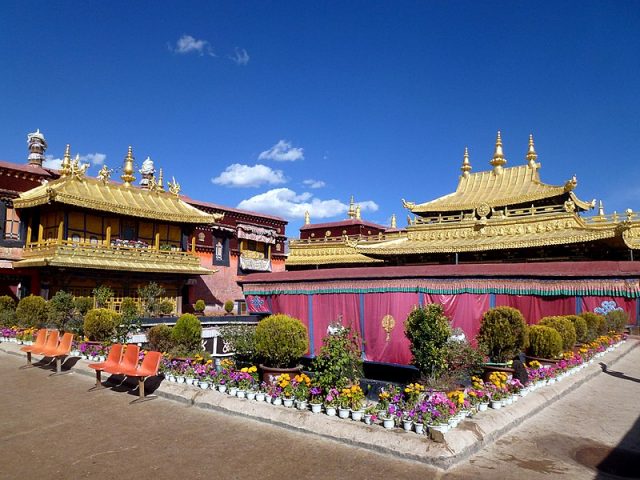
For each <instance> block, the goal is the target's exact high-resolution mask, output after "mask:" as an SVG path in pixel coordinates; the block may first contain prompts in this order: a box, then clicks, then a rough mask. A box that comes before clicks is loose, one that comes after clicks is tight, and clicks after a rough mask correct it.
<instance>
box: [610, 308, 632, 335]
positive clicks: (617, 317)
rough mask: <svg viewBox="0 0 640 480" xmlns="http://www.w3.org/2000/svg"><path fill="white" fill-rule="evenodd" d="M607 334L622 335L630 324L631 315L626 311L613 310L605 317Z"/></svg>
mask: <svg viewBox="0 0 640 480" xmlns="http://www.w3.org/2000/svg"><path fill="white" fill-rule="evenodd" d="M604 319H605V321H606V326H607V332H616V333H621V332H622V331H623V330H624V327H626V326H627V324H628V323H629V314H628V313H627V312H625V311H624V310H611V311H610V312H609V313H607V314H606V315H605V317H604Z"/></svg>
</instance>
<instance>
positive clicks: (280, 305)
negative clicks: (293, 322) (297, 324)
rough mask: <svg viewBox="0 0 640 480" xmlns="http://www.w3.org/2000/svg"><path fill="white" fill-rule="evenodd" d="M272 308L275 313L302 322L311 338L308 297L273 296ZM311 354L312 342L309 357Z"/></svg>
mask: <svg viewBox="0 0 640 480" xmlns="http://www.w3.org/2000/svg"><path fill="white" fill-rule="evenodd" d="M271 307H272V312H273V313H284V314H286V315H290V316H292V317H294V318H297V319H298V320H300V321H301V322H302V323H303V324H304V325H305V327H307V337H309V335H310V332H309V298H308V296H307V295H273V296H272V297H271ZM310 352H311V342H309V350H308V351H307V355H308V354H309V353H310Z"/></svg>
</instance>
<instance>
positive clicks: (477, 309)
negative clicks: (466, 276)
mask: <svg viewBox="0 0 640 480" xmlns="http://www.w3.org/2000/svg"><path fill="white" fill-rule="evenodd" d="M424 302H425V304H426V303H440V304H442V306H443V307H444V314H445V315H446V316H447V317H449V318H450V319H451V325H452V326H453V327H454V328H461V329H462V331H463V332H464V334H465V336H466V337H467V340H469V342H471V343H472V344H473V345H475V344H476V340H475V339H476V335H477V334H478V330H480V320H482V315H483V314H484V312H486V311H487V310H489V294H475V293H461V294H458V295H436V294H429V293H425V299H424Z"/></svg>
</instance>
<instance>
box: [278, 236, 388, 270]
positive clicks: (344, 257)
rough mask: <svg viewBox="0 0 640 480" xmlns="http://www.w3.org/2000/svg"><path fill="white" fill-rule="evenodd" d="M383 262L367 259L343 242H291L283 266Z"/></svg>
mask: <svg viewBox="0 0 640 480" xmlns="http://www.w3.org/2000/svg"><path fill="white" fill-rule="evenodd" d="M381 262H383V260H379V259H375V258H371V257H367V256H366V255H362V254H360V253H358V252H357V251H356V249H355V248H353V247H352V246H349V245H346V244H345V243H344V242H326V243H324V242H314V243H310V244H305V243H303V242H302V241H298V242H291V243H290V247H289V256H288V257H287V259H286V261H285V265H286V266H287V267H289V266H304V265H340V264H351V265H352V264H373V263H381Z"/></svg>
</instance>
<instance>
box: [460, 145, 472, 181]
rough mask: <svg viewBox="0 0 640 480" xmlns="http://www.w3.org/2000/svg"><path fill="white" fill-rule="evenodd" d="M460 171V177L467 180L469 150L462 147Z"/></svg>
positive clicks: (469, 170)
mask: <svg viewBox="0 0 640 480" xmlns="http://www.w3.org/2000/svg"><path fill="white" fill-rule="evenodd" d="M460 170H462V176H463V177H465V178H467V177H468V176H469V174H470V173H471V163H470V162H469V149H468V148H467V147H464V157H463V159H462V167H460Z"/></svg>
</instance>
